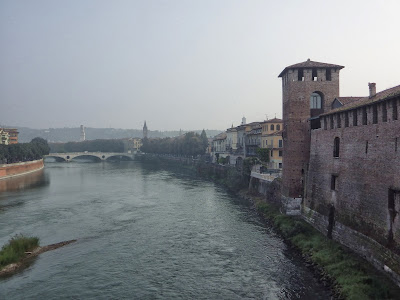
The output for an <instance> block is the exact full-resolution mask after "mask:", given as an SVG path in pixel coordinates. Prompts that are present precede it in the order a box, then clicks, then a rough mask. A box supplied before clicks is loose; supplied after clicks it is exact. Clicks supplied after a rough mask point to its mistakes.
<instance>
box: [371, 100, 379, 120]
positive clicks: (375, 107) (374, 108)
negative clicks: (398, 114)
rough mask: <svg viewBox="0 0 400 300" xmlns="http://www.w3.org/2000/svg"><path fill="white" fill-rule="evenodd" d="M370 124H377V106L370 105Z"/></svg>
mask: <svg viewBox="0 0 400 300" xmlns="http://www.w3.org/2000/svg"><path fill="white" fill-rule="evenodd" d="M372 123H373V124H376V123H378V105H376V104H374V105H372Z"/></svg>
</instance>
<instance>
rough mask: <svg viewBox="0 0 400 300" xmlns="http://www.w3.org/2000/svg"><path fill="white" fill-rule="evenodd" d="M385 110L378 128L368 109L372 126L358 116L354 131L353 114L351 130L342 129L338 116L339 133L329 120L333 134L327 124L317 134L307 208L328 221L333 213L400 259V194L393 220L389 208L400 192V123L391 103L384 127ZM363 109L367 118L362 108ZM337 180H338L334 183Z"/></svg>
mask: <svg viewBox="0 0 400 300" xmlns="http://www.w3.org/2000/svg"><path fill="white" fill-rule="evenodd" d="M397 101H399V100H397ZM398 103H399V102H398ZM381 106H382V104H379V106H378V123H377V124H373V120H372V118H371V114H372V109H370V108H369V107H368V108H367V112H368V118H367V119H368V122H367V125H361V124H362V123H361V124H360V122H361V121H360V120H361V118H360V117H358V119H359V124H358V125H357V126H353V123H352V119H351V118H352V115H353V114H352V113H350V114H349V116H350V120H349V127H345V126H344V124H343V123H342V124H341V128H338V121H337V120H338V119H337V117H336V115H333V120H334V121H333V123H334V124H333V125H334V126H333V127H334V128H333V129H330V118H327V119H328V122H329V124H328V126H327V130H324V125H323V126H322V128H321V129H317V130H312V132H311V149H310V162H309V169H308V176H307V183H306V190H305V200H304V206H305V207H307V208H310V209H312V210H314V211H316V212H318V213H319V214H321V215H323V216H325V217H328V216H329V214H330V212H331V211H332V208H333V209H334V221H335V224H336V223H337V224H342V225H345V226H347V227H349V228H351V229H352V230H355V231H357V232H359V233H361V234H363V235H365V236H367V237H369V238H371V239H373V240H375V241H377V242H378V243H379V244H380V245H382V246H384V247H387V248H388V249H390V250H391V251H393V253H397V254H400V216H399V211H400V207H399V206H400V199H399V198H400V197H398V196H399V195H400V194H397V196H396V197H397V198H395V199H394V200H395V201H394V206H395V207H394V213H393V212H392V216H391V211H390V209H389V208H390V204H389V202H390V200H389V198H390V197H392V200H393V195H390V193H391V191H392V194H393V192H394V193H395V194H396V193H397V192H400V145H396V144H399V143H400V122H399V120H393V119H392V118H391V116H392V113H391V107H392V106H391V105H390V104H387V106H386V108H387V109H388V114H387V115H388V119H387V121H385V122H383V121H382V107H381ZM358 110H359V111H358V112H357V113H358V114H361V113H362V108H359V109H358ZM341 114H344V112H342V113H341ZM342 120H343V119H342ZM335 138H339V139H340V144H339V145H340V147H339V157H334V155H333V153H334V139H335ZM332 176H335V177H336V178H335V179H334V181H335V182H334V184H333V182H332V181H333V179H332ZM332 184H333V185H334V186H332ZM331 213H332V212H331ZM325 225H326V224H325ZM325 225H324V226H325ZM335 226H336V225H335ZM335 226H334V227H333V233H334V231H335ZM338 226H339V225H338ZM390 232H391V233H390ZM391 234H392V236H393V237H392V238H391V237H390V235H391ZM399 271H400V268H399Z"/></svg>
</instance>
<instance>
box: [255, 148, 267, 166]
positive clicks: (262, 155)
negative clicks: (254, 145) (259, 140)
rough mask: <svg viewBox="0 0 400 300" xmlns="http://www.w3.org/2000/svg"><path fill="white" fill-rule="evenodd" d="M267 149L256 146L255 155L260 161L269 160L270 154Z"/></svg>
mask: <svg viewBox="0 0 400 300" xmlns="http://www.w3.org/2000/svg"><path fill="white" fill-rule="evenodd" d="M269 151H270V150H269V149H268V148H258V149H257V157H258V158H259V159H260V160H261V161H262V162H265V163H267V162H269V158H270V154H269Z"/></svg>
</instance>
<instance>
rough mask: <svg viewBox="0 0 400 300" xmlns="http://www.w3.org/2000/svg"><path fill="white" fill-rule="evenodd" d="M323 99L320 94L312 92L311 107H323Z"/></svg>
mask: <svg viewBox="0 0 400 300" xmlns="http://www.w3.org/2000/svg"><path fill="white" fill-rule="evenodd" d="M321 106H322V99H321V96H320V94H318V93H312V94H311V97H310V108H311V109H321Z"/></svg>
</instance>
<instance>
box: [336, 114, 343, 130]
mask: <svg viewBox="0 0 400 300" xmlns="http://www.w3.org/2000/svg"><path fill="white" fill-rule="evenodd" d="M336 122H337V128H341V127H342V122H341V119H340V114H337V115H336Z"/></svg>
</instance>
